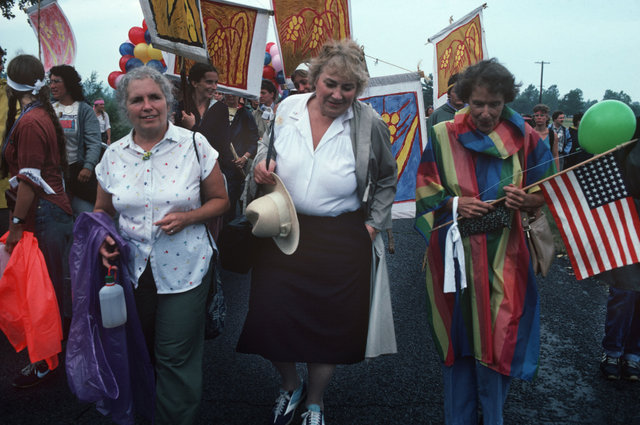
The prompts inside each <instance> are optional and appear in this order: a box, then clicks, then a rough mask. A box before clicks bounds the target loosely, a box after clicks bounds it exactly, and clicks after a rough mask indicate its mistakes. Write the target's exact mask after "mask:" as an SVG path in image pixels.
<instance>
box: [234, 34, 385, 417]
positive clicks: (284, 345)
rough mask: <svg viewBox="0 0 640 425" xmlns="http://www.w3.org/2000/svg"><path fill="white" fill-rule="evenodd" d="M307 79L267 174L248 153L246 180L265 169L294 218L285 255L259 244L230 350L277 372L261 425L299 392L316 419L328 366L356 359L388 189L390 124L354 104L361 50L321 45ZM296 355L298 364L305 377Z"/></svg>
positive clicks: (292, 405)
mask: <svg viewBox="0 0 640 425" xmlns="http://www.w3.org/2000/svg"><path fill="white" fill-rule="evenodd" d="M310 76H311V80H312V82H313V85H314V87H315V91H314V92H313V93H308V94H301V95H296V96H291V97H289V98H287V99H285V100H284V101H283V102H282V103H281V104H280V105H279V106H278V111H277V115H276V119H275V122H274V132H275V133H274V137H275V139H274V140H275V141H274V148H275V151H276V152H277V156H276V158H275V161H271V162H270V164H269V168H268V169H267V167H266V162H265V161H264V158H265V152H264V151H265V149H263V147H261V149H260V151H259V152H258V155H257V156H256V160H255V164H256V166H255V170H254V172H255V181H256V182H257V183H259V184H274V183H275V182H274V181H273V177H272V176H271V174H270V173H271V172H272V171H275V172H276V173H277V174H278V176H279V177H280V178H281V179H282V181H283V182H284V184H285V185H286V187H287V189H288V191H289V193H290V194H291V197H292V199H293V202H294V204H295V207H296V210H297V212H298V220H299V223H300V244H299V246H298V249H297V251H296V252H295V253H294V254H293V255H290V256H287V255H284V254H283V253H282V252H280V251H279V250H278V248H277V247H276V245H275V244H274V243H273V241H272V240H271V239H265V240H260V241H259V247H258V253H257V255H256V260H255V265H254V268H253V272H252V280H251V296H250V301H249V312H248V315H247V319H246V321H245V325H244V329H243V331H242V335H241V336H240V340H239V342H238V351H240V352H244V353H254V354H259V355H261V356H263V357H265V358H266V359H268V360H270V361H271V362H272V363H273V365H274V366H275V368H276V370H277V371H278V372H279V374H280V376H281V378H282V386H281V390H280V395H279V396H278V397H277V399H276V403H275V406H274V408H273V411H272V416H271V421H270V423H271V424H288V423H290V422H291V421H292V420H293V417H294V414H295V410H296V408H297V406H298V405H299V404H300V403H301V402H302V401H303V400H304V399H305V396H306V403H305V404H306V412H305V413H304V414H303V415H302V417H303V424H304V425H310V424H324V410H323V409H324V405H323V397H324V392H325V389H326V388H327V386H328V384H329V382H330V380H331V378H332V376H333V373H334V370H335V366H336V364H352V363H356V362H359V361H362V360H363V359H364V353H365V346H366V340H367V328H368V318H369V300H370V298H369V285H370V282H369V280H370V273H371V242H372V240H373V239H374V238H375V237H376V235H377V233H378V232H379V231H381V230H383V229H385V228H388V227H390V211H391V205H392V203H393V198H394V195H395V185H396V162H395V159H394V157H393V155H392V153H391V146H390V137H389V130H388V128H387V126H386V124H385V123H384V122H383V121H382V120H381V119H380V117H379V116H378V115H377V114H376V113H375V112H374V111H373V109H372V108H371V107H370V106H368V105H366V104H364V103H361V102H359V101H358V100H356V99H357V97H358V95H359V94H360V93H362V90H364V87H365V86H366V84H367V81H368V75H367V72H366V68H365V60H364V55H363V52H362V51H361V50H360V48H359V47H358V46H357V45H356V44H355V43H354V42H353V41H346V40H345V41H341V42H331V43H329V44H327V45H325V46H324V47H323V49H322V52H321V53H320V56H319V57H318V58H316V59H315V60H314V61H313V63H312V65H311V70H310ZM265 142H266V141H263V142H261V143H265ZM276 163H277V165H276ZM297 362H301V363H306V364H307V370H308V384H307V383H306V382H304V380H302V381H301V380H300V378H299V377H298V374H297V372H296V363H297ZM307 385H308V391H307Z"/></svg>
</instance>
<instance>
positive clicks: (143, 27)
mask: <svg viewBox="0 0 640 425" xmlns="http://www.w3.org/2000/svg"><path fill="white" fill-rule="evenodd" d="M142 29H143V30H145V31H146V30H148V29H149V28H148V27H147V21H145V20H144V19H143V20H142Z"/></svg>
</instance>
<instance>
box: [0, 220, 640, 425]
mask: <svg viewBox="0 0 640 425" xmlns="http://www.w3.org/2000/svg"><path fill="white" fill-rule="evenodd" d="M394 235H395V240H396V249H397V251H396V254H395V255H393V256H390V257H389V269H390V274H391V280H392V301H393V308H394V315H395V325H396V333H397V337H398V349H399V353H398V354H397V355H393V356H388V357H384V358H379V359H375V360H373V361H369V362H363V363H361V364H358V365H353V366H345V367H339V368H338V370H337V372H336V376H335V379H334V381H333V382H332V384H331V385H330V388H329V391H328V394H327V396H326V400H325V404H326V420H327V425H347V424H348V425H360V424H362V425H364V424H367V425H372V424H373V425H377V424H402V425H408V424H441V423H443V413H442V380H441V377H440V365H439V361H438V358H437V356H436V353H435V348H434V346H433V343H432V341H431V337H430V335H429V332H428V328H427V325H426V315H425V289H424V276H423V273H422V272H421V271H420V263H421V257H422V252H423V250H424V244H423V242H422V238H421V237H420V236H418V235H417V234H416V233H415V232H414V231H413V229H412V223H411V220H398V221H396V223H395V228H394ZM223 277H224V285H225V291H226V296H227V301H228V306H229V316H228V318H227V329H225V332H224V334H223V335H222V336H221V337H219V338H218V339H217V340H215V341H210V342H207V344H206V351H205V356H206V358H205V371H204V374H205V385H206V386H205V391H204V400H203V403H202V408H201V419H200V421H199V423H200V424H219V425H236V424H237V425H240V424H242V425H253V424H264V423H265V420H266V417H267V415H268V412H269V409H270V408H271V405H272V402H273V400H274V398H275V396H276V392H277V379H276V378H277V377H276V374H275V372H274V371H273V370H272V369H271V367H270V365H269V364H268V362H266V361H265V360H263V359H261V358H259V357H257V356H250V355H241V354H237V353H235V351H234V347H235V343H236V341H237V338H238V335H239V332H240V328H241V326H242V321H243V320H244V315H245V313H246V305H247V297H248V286H249V282H248V278H247V277H246V276H240V275H235V274H232V273H225V274H224V276H223ZM539 286H540V296H541V323H542V349H541V359H540V370H539V373H538V377H537V378H536V380H535V381H533V382H532V383H527V382H519V381H515V382H514V383H513V384H512V387H511V391H510V393H509V396H508V398H507V402H506V406H505V423H506V424H531V425H533V424H536V425H537V424H598V425H599V424H639V425H640V383H636V384H633V383H629V382H625V381H620V382H609V381H606V380H604V379H602V378H601V376H600V374H599V371H598V363H599V358H600V340H601V338H602V333H603V322H604V305H605V301H606V287H605V286H604V285H602V284H601V283H599V282H598V281H596V280H594V279H590V280H586V281H582V282H577V281H576V280H575V279H574V277H573V275H572V273H571V270H570V268H569V264H568V261H567V260H566V258H559V259H558V260H557V261H556V262H555V263H554V265H553V267H552V270H551V273H550V274H549V276H548V277H547V278H546V279H541V280H540V282H539ZM26 359H27V357H26V354H25V353H20V354H15V353H14V352H13V350H12V349H11V347H10V345H9V344H8V342H7V340H6V338H4V337H0V360H1V361H0V424H11V425H13V424H91V425H101V424H109V423H111V422H110V421H109V420H108V419H107V418H104V417H102V416H101V415H100V414H99V413H97V412H96V410H95V408H94V407H93V406H92V405H87V404H82V403H80V402H78V401H77V400H76V399H75V398H74V396H73V395H71V394H70V392H69V390H68V387H67V384H66V376H65V375H64V372H63V371H62V370H59V371H58V372H57V373H56V375H55V376H54V377H53V378H52V379H50V380H49V381H48V382H46V383H44V384H42V385H41V386H38V387H35V388H32V389H28V390H17V389H14V388H13V387H12V386H11V381H12V379H13V377H14V375H15V373H16V372H17V371H18V370H19V368H20V367H21V366H23V365H24V364H26V362H27V360H26ZM294 423H295V424H296V425H297V424H298V423H299V422H298V421H297V420H296V422H294Z"/></svg>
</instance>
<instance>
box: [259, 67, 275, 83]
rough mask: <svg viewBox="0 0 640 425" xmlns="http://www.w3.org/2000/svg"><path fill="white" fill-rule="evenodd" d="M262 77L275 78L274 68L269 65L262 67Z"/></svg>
mask: <svg viewBox="0 0 640 425" xmlns="http://www.w3.org/2000/svg"><path fill="white" fill-rule="evenodd" d="M262 78H266V79H267V80H275V78H276V70H275V69H273V67H272V66H271V65H267V66H265V67H264V68H262Z"/></svg>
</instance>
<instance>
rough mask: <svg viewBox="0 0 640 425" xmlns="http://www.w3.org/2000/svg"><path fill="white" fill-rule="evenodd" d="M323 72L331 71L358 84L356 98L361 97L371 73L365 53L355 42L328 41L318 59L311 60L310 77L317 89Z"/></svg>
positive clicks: (346, 40) (345, 40)
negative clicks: (368, 70)
mask: <svg viewBox="0 0 640 425" xmlns="http://www.w3.org/2000/svg"><path fill="white" fill-rule="evenodd" d="M323 71H331V72H335V73H336V74H338V75H340V76H341V77H343V78H345V79H347V80H353V81H355V83H356V97H358V96H360V94H362V92H363V91H364V89H365V88H366V87H367V83H368V82H369V73H368V72H367V65H366V61H365V58H364V52H363V51H362V49H361V48H360V46H358V45H357V44H356V43H355V42H354V41H353V40H348V39H344V40H340V41H335V40H331V41H328V42H327V43H326V44H325V45H324V46H322V50H321V51H320V55H318V57H316V58H313V59H312V60H311V67H310V68H309V77H310V78H311V82H312V85H313V89H314V90H315V88H316V83H317V82H318V78H319V77H320V74H322V72H323Z"/></svg>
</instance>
